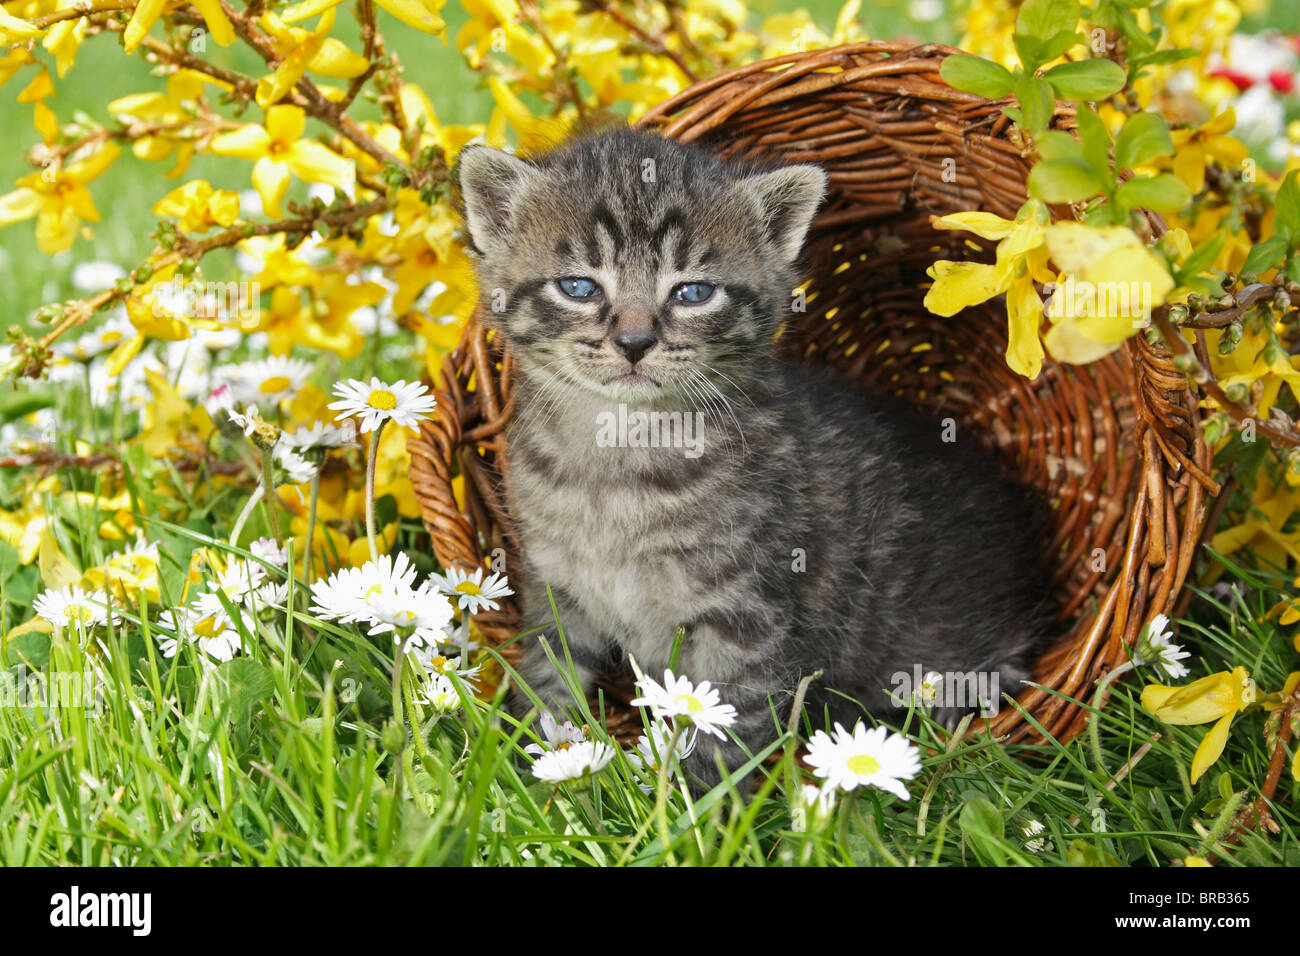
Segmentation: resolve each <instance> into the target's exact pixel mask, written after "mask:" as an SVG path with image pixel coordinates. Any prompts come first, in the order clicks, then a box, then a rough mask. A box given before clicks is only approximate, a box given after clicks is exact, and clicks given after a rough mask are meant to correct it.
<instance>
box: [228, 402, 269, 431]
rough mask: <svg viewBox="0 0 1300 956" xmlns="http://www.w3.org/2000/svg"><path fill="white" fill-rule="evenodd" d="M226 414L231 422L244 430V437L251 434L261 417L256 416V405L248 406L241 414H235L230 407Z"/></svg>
mask: <svg viewBox="0 0 1300 956" xmlns="http://www.w3.org/2000/svg"><path fill="white" fill-rule="evenodd" d="M226 414H227V415H229V416H230V420H231V421H232V422H234V423H235V424H236V425H238V426H239V427H240V428H242V429H243V430H244V434H245V435H251V434H253V431H254V430H255V429H256V428H257V423H258V421H260V420H261V416H260V415H258V414H257V406H256V405H249V406H248V408H246V409H245V410H244V411H243V412H237V411H235V409H234V408H233V407H232V408H229V409H227V411H226Z"/></svg>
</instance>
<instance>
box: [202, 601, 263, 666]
mask: <svg viewBox="0 0 1300 956" xmlns="http://www.w3.org/2000/svg"><path fill="white" fill-rule="evenodd" d="M240 616H241V617H242V618H243V620H242V621H241V622H240V623H242V624H243V625H244V628H245V629H246V630H248V631H249V633H252V632H253V627H254V624H253V622H252V621H251V620H250V619H249V618H248V616H247V615H246V614H245V613H243V612H242V611H241V615H240ZM190 635H191V636H192V637H193V638H194V639H195V641H196V642H197V643H198V646H199V650H201V651H203V653H205V654H207V655H208V656H210V657H213V658H216V659H217V660H219V661H228V660H230V659H231V658H232V657H234V656H235V655H236V654H237V653H239V650H240V648H241V647H242V646H243V641H242V639H241V638H240V635H239V629H238V627H236V625H235V621H234V619H233V618H231V616H230V614H229V612H228V611H227V610H226V607H225V605H224V604H222V603H221V598H220V597H218V596H217V594H216V593H215V592H212V591H208V592H206V593H204V594H200V595H199V596H198V598H197V599H195V601H194V607H193V608H192V609H191V612H190Z"/></svg>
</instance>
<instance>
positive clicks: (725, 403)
mask: <svg viewBox="0 0 1300 956" xmlns="http://www.w3.org/2000/svg"><path fill="white" fill-rule="evenodd" d="M691 371H692V372H694V377H695V378H696V379H697V380H698V381H699V382H701V383H702V384H703V385H705V386H706V387H707V388H708V389H709V390H710V391H712V392H713V394H714V395H716V396H717V397H718V400H719V402H720V403H721V404H722V407H723V409H724V410H725V411H726V413H727V415H729V416H730V417H731V421H732V423H733V424H734V425H735V426H736V434H738V435H739V436H740V454H741V456H742V457H744V456H745V455H747V454H748V453H749V445H748V442H746V441H745V430H744V429H743V428H742V427H741V425H740V420H739V419H738V418H737V417H736V413H735V411H734V410H733V409H732V407H731V399H729V398H728V397H727V396H726V395H725V394H724V393H723V392H722V390H721V389H719V388H718V386H716V385H714V384H713V383H712V382H710V381H709V379H708V376H706V375H705V374H704V373H703V372H701V371H700V370H699V369H692V370H691Z"/></svg>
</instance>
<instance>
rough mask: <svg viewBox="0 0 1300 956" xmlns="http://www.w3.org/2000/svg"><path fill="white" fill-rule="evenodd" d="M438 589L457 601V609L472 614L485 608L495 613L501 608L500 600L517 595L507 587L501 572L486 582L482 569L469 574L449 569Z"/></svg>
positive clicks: (441, 579) (457, 569)
mask: <svg viewBox="0 0 1300 956" xmlns="http://www.w3.org/2000/svg"><path fill="white" fill-rule="evenodd" d="M438 588H439V590H441V591H442V593H443V594H446V595H447V596H448V597H450V598H452V599H453V600H455V601H456V606H457V607H459V608H460V609H461V610H462V611H468V612H469V613H470V614H477V613H478V612H479V611H481V610H483V609H484V608H486V609H487V610H489V611H495V610H497V609H498V608H500V607H501V604H500V602H499V601H498V600H497V599H498V598H503V597H507V596H509V595H511V594H514V593H515V592H514V590H513V589H511V588H510V587H508V586H507V585H506V579H505V576H504V575H503V574H501V573H500V572H497V573H495V574H493V575H492V576H491V577H489V578H488V579H487V580H486V581H484V580H483V569H482V568H475V569H474V571H473V572H472V573H469V574H467V573H465V572H464V571H462V570H460V569H459V568H448V569H447V573H446V575H445V576H443V577H442V578H440V579H439V580H438Z"/></svg>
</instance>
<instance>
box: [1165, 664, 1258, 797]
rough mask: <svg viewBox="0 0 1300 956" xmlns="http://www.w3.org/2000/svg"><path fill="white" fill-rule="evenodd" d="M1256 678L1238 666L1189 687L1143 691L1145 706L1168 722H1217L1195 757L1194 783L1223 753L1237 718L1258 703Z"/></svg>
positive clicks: (1185, 723)
mask: <svg viewBox="0 0 1300 956" xmlns="http://www.w3.org/2000/svg"><path fill="white" fill-rule="evenodd" d="M1255 695H1256V691H1255V681H1254V680H1253V679H1252V678H1251V676H1250V672H1249V671H1247V670H1246V668H1244V667H1234V668H1233V669H1232V670H1231V671H1223V672H1221V673H1218V674H1211V675H1210V676H1209V677H1202V678H1201V679H1200V680H1197V681H1192V683H1190V684H1188V685H1187V686H1186V687H1166V686H1165V685H1164V684H1150V685H1148V686H1147V687H1146V688H1145V689H1143V691H1142V707H1143V709H1145V710H1146V711H1147V712H1148V713H1150V714H1151V715H1152V716H1154V717H1155V718H1156V719H1157V720H1159V721H1161V722H1162V723H1166V724H1178V725H1188V724H1207V723H1209V722H1210V721H1216V723H1215V725H1214V726H1213V727H1211V728H1210V732H1209V733H1208V734H1206V735H1205V739H1203V740H1202V741H1201V745H1200V746H1199V747H1197V748H1196V755H1195V756H1194V757H1193V758H1192V783H1195V782H1196V781H1197V780H1199V779H1201V776H1202V775H1203V774H1204V773H1205V771H1206V770H1208V769H1210V767H1211V765H1213V763H1214V761H1216V760H1218V759H1219V756H1220V755H1221V754H1222V753H1223V748H1224V745H1225V744H1227V742H1228V730H1229V728H1230V727H1231V726H1232V721H1233V718H1235V717H1236V716H1237V714H1239V713H1241V711H1242V710H1244V709H1245V708H1246V707H1248V706H1249V705H1250V704H1253V703H1254V702H1255Z"/></svg>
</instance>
